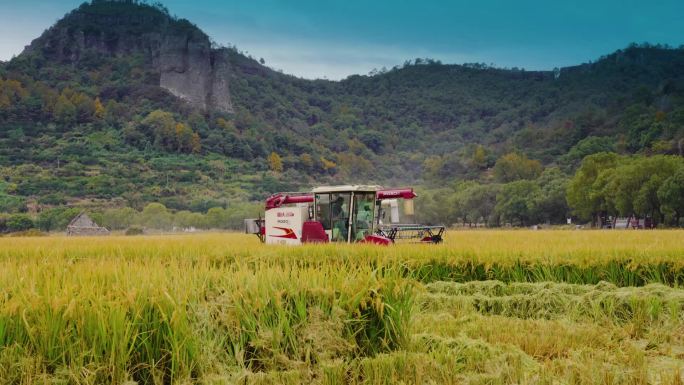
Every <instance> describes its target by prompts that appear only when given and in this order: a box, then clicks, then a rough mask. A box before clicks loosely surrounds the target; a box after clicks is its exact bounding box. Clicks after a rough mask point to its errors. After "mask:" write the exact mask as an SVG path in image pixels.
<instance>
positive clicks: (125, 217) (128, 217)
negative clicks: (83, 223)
mask: <svg viewBox="0 0 684 385" xmlns="http://www.w3.org/2000/svg"><path fill="white" fill-rule="evenodd" d="M137 215H138V212H137V211H135V210H134V209H132V208H130V207H122V208H120V209H107V210H105V211H104V215H103V216H102V226H104V227H106V228H108V229H110V230H124V229H127V228H129V227H131V225H132V224H133V223H134V222H135V219H136V216H137Z"/></svg>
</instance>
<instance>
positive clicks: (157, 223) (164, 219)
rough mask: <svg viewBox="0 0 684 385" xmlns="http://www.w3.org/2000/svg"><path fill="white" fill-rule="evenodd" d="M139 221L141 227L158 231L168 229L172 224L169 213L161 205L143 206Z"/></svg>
mask: <svg viewBox="0 0 684 385" xmlns="http://www.w3.org/2000/svg"><path fill="white" fill-rule="evenodd" d="M140 221H141V223H142V225H143V226H146V227H150V228H153V229H160V230H168V229H170V228H171V224H172V223H173V222H172V217H171V213H169V212H168V210H167V209H166V206H164V205H163V204H161V203H150V204H148V205H147V206H145V208H144V209H143V211H142V213H141V214H140Z"/></svg>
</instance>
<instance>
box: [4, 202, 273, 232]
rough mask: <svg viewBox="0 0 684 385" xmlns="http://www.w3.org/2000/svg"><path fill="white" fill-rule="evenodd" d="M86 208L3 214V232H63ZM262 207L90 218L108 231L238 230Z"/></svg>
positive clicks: (117, 212)
mask: <svg viewBox="0 0 684 385" xmlns="http://www.w3.org/2000/svg"><path fill="white" fill-rule="evenodd" d="M82 210H83V209H81V208H75V207H65V206H61V207H54V208H51V209H47V210H44V211H42V212H40V213H38V214H37V215H29V214H25V213H22V214H11V215H10V214H0V233H8V232H22V231H28V230H32V229H35V230H40V231H44V232H50V231H64V230H66V228H67V225H68V224H69V222H71V220H72V219H73V218H74V217H76V216H77V215H78V214H79V213H80V212H81V211H82ZM261 210H262V205H261V204H256V203H242V204H239V205H235V206H231V207H228V208H223V207H212V208H210V209H209V210H207V211H206V212H204V213H199V212H191V211H187V210H179V211H174V210H169V209H168V208H167V207H166V206H164V205H163V204H161V203H150V204H148V205H146V206H145V207H144V208H143V209H142V210H140V211H138V210H135V209H133V208H130V207H121V208H109V209H104V210H102V209H98V210H92V211H89V212H88V215H89V216H90V217H91V218H92V219H93V220H94V221H95V222H96V223H98V224H99V225H100V226H104V227H106V228H107V229H109V230H114V231H117V230H127V229H131V228H141V229H142V228H147V229H154V230H164V231H171V230H176V231H183V230H187V229H193V228H194V229H198V230H199V229H201V230H210V229H215V230H228V229H229V230H238V229H241V228H242V226H243V220H244V218H248V217H257V216H258V215H259V213H260V212H261Z"/></svg>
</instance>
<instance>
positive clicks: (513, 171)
mask: <svg viewBox="0 0 684 385" xmlns="http://www.w3.org/2000/svg"><path fill="white" fill-rule="evenodd" d="M541 172H542V165H541V163H539V161H538V160H534V159H528V158H527V156H526V155H524V154H523V155H520V154H516V153H509V154H506V155H504V156H502V157H501V158H499V160H497V161H496V164H495V165H494V177H495V178H496V180H497V181H499V182H502V183H507V182H513V181H516V180H520V179H536V178H537V177H538V176H539V175H540V174H541Z"/></svg>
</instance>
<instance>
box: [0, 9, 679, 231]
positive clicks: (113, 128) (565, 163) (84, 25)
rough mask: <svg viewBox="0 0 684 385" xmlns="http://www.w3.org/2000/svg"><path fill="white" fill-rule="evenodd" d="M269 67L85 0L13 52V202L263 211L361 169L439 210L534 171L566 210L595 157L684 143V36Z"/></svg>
mask: <svg viewBox="0 0 684 385" xmlns="http://www.w3.org/2000/svg"><path fill="white" fill-rule="evenodd" d="M245 48H247V47H245ZM267 64H268V63H264V62H263V60H257V59H255V58H250V57H247V56H245V55H243V54H242V53H241V52H240V51H239V50H238V49H237V48H235V47H227V48H226V47H220V46H218V45H217V44H216V43H213V42H211V40H210V39H209V37H208V36H206V34H204V33H203V32H202V31H200V30H199V29H197V28H196V27H195V26H194V25H193V24H192V23H190V22H189V21H186V20H182V19H176V18H174V17H172V16H170V14H169V12H168V11H167V10H166V9H165V8H163V7H162V6H158V5H155V6H152V5H148V4H144V3H137V2H135V1H103V0H100V1H96V0H94V1H93V2H92V3H85V4H83V5H82V6H81V7H79V8H78V9H76V10H74V11H73V12H71V13H69V14H68V15H66V16H65V17H64V18H63V19H62V20H60V21H59V22H57V23H56V24H55V25H54V26H52V27H51V28H50V29H48V30H46V32H45V33H44V34H43V35H42V36H40V37H39V38H38V39H36V40H35V41H34V42H33V43H31V44H30V45H29V46H28V47H27V49H26V50H25V51H24V52H23V53H22V54H21V55H19V56H17V57H16V58H14V59H12V60H11V61H9V62H7V63H2V64H0V176H1V177H2V180H1V181H0V212H6V213H18V212H25V211H29V212H30V213H32V214H35V213H36V212H39V211H46V210H50V208H53V207H59V206H66V205H68V206H76V207H91V208H95V209H98V210H100V209H102V210H104V209H112V208H123V207H131V208H134V209H137V210H141V209H142V208H143V207H145V206H146V205H147V204H149V203H150V202H159V203H162V204H164V205H165V206H166V207H167V208H169V209H171V210H172V211H179V210H184V211H192V212H202V213H203V212H206V211H207V210H208V209H209V208H212V207H222V208H227V209H229V210H231V209H237V208H238V207H240V208H241V209H242V210H246V211H250V210H252V211H253V210H256V207H257V206H254V205H253V206H246V205H247V202H254V201H256V200H260V199H262V198H263V197H264V196H266V195H267V194H269V193H272V192H275V191H280V190H296V189H308V188H309V187H310V186H312V185H318V184H324V183H350V182H373V183H379V184H387V185H398V184H411V185H421V186H423V188H424V189H425V190H426V194H424V195H425V196H426V197H427V198H428V199H427V201H426V203H425V204H426V205H428V206H429V205H435V206H436V207H437V206H438V205H437V203H436V202H435V201H431V200H430V197H431V196H432V195H437V194H436V193H434V191H435V189H436V188H443V189H446V190H444V191H448V194H447V195H448V196H449V197H451V198H450V199H455V198H453V197H454V196H455V194H456V192H457V191H463V189H465V188H466V187H468V188H475V187H477V188H480V187H482V186H489V187H491V186H494V185H499V186H504V185H506V184H509V183H512V182H518V181H520V180H526V181H533V182H534V183H536V185H538V186H539V188H541V189H542V190H544V189H546V190H549V191H547V195H548V196H552V197H553V199H551V198H549V199H550V200H549V201H548V202H547V203H546V204H547V205H548V206H549V207H546V206H540V207H546V208H541V209H539V210H542V212H543V213H549V212H552V211H553V210H556V211H553V212H554V213H555V214H553V218H550V217H549V215H550V214H545V215H546V216H544V215H542V216H541V217H539V218H536V220H545V221H550V222H557V221H561V220H563V218H564V217H565V216H567V215H569V214H570V211H571V209H573V208H568V207H567V204H566V203H567V202H566V200H565V192H566V186H567V183H568V179H569V177H570V176H571V175H573V174H574V173H575V171H576V170H577V167H578V166H579V165H580V162H581V160H582V159H583V158H584V157H585V156H587V155H591V154H594V153H598V152H603V151H609V152H615V153H618V154H621V155H631V154H638V155H643V156H648V155H656V154H665V155H667V154H669V155H678V156H681V155H682V154H683V153H684V149H683V147H684V49H682V48H679V49H673V48H669V47H661V46H651V45H646V44H642V45H633V46H630V47H627V48H625V49H623V50H620V51H617V52H614V53H612V54H609V55H607V56H605V57H602V58H599V59H598V60H596V61H595V62H593V63H586V64H582V65H578V66H575V67H568V68H561V69H556V70H554V71H546V72H531V71H525V70H522V69H500V68H490V67H488V66H485V65H481V64H465V65H451V64H450V65H446V64H441V63H440V62H439V61H436V60H432V59H412V60H409V61H407V62H406V63H404V64H403V65H401V66H397V67H395V68H392V69H381V70H377V71H374V72H373V73H371V74H369V75H354V76H350V77H348V78H347V79H345V80H342V81H328V80H306V79H299V78H296V77H293V76H290V75H286V74H282V73H280V72H277V71H274V70H272V69H270V68H269V67H268V66H267ZM489 187H482V188H489ZM502 188H503V187H502ZM506 188H510V189H514V188H517V189H522V190H520V191H518V190H515V191H518V192H521V191H522V192H523V193H524V191H527V190H525V189H528V190H529V189H530V188H532V187H530V186H526V187H525V186H522V185H517V186H515V185H514V186H512V187H506ZM546 190H544V191H546ZM497 191H498V190H497ZM433 193H434V194H433ZM472 193H473V191H470V193H469V194H472ZM478 194H479V193H478ZM493 194H494V197H493V198H492V197H490V198H488V199H495V200H496V195H497V194H498V192H497V193H493ZM511 194H513V195H515V194H517V193H515V192H511ZM485 195H486V194H485ZM485 195H482V194H479V195H477V196H478V197H483V198H482V199H485V198H486V196H485ZM449 202H451V201H449ZM449 202H447V203H445V204H448V205H449V206H450V207H455V206H454V204H452V203H453V202H451V203H449ZM560 206H562V207H560ZM245 207H249V209H245ZM478 207H479V206H478ZM436 210H437V211H438V212H439V211H440V210H439V208H437V209H436ZM437 214H438V213H435V215H432V216H431V217H429V219H430V220H438V219H439V215H437ZM490 214H491V213H478V214H477V216H478V218H479V219H477V220H476V221H483V220H485V219H487V218H489V215H490ZM425 215H426V216H429V214H425ZM471 216H472V215H471ZM497 218H499V219H501V216H500V215H499V216H497ZM455 219H459V220H463V221H467V219H466V218H464V216H463V215H461V214H454V216H453V218H449V219H448V220H449V221H452V220H455ZM515 219H516V215H512V216H511V218H509V219H506V220H508V221H509V222H510V221H512V220H515ZM530 220H531V218H527V221H526V220H525V219H524V218H517V221H518V222H520V223H524V222H529V221H530ZM495 222H499V220H498V219H497V221H495Z"/></svg>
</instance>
